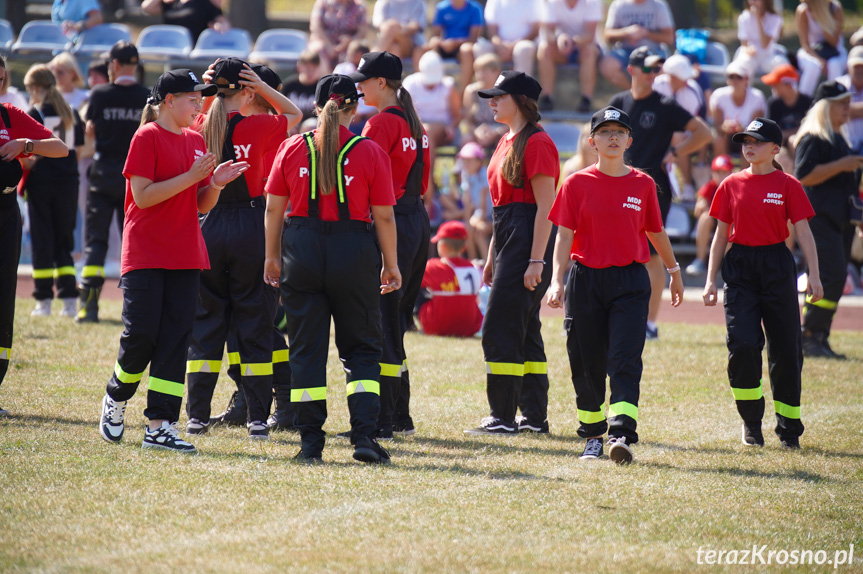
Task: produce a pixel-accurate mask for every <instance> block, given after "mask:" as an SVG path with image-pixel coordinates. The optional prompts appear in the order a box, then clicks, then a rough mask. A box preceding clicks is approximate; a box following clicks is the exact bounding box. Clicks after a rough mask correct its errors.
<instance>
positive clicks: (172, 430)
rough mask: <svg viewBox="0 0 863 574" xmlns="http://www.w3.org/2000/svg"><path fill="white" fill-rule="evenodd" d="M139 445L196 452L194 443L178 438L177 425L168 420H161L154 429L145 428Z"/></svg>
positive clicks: (180, 451)
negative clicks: (142, 439) (142, 440)
mask: <svg viewBox="0 0 863 574" xmlns="http://www.w3.org/2000/svg"><path fill="white" fill-rule="evenodd" d="M141 447H142V448H159V449H163V450H172V451H174V452H179V453H183V454H195V453H197V452H198V451H197V449H195V447H194V445H192V444H189V443H187V442H186V441H184V440H183V439H181V438H180V433H179V432H178V430H177V427H175V426H174V425H172V424H171V423H169V422H168V421H162V425H161V426H160V427H159V428H157V429H155V430H150V428H149V427H147V430H145V431H144V442H142V443H141Z"/></svg>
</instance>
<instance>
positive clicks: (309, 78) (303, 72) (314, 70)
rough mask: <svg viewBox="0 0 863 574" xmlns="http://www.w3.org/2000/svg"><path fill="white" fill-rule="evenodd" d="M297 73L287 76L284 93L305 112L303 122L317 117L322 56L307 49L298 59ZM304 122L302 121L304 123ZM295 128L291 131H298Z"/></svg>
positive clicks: (283, 86) (283, 87)
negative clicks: (317, 94) (317, 97)
mask: <svg viewBox="0 0 863 574" xmlns="http://www.w3.org/2000/svg"><path fill="white" fill-rule="evenodd" d="M297 72H298V73H297V75H295V76H291V77H289V78H287V79H286V80H285V82H284V84H283V85H282V93H283V94H284V95H285V96H287V97H288V99H289V100H291V101H292V102H294V104H295V105H296V106H297V107H298V108H300V111H301V112H303V122H305V121H306V120H308V119H312V118H314V117H315V86H316V85H317V83H318V80H319V79H321V76H323V74H322V73H321V57H320V56H319V55H318V53H317V52H314V51H312V50H308V49H307V50H305V51H304V52H303V53H302V54H300V58H299V60H297ZM303 122H300V124H301V125H302V123H303ZM296 129H297V128H293V129H292V130H291V133H298V132H296V131H294V130H296Z"/></svg>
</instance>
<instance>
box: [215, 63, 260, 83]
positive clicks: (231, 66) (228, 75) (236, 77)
mask: <svg viewBox="0 0 863 574" xmlns="http://www.w3.org/2000/svg"><path fill="white" fill-rule="evenodd" d="M248 65H249V64H248V62H246V61H245V60H241V59H239V58H224V59H222V60H219V61H218V62H216V64H215V65H214V66H213V83H214V84H216V85H217V86H219V87H220V88H228V89H230V90H239V89H240V88H242V87H243V85H242V84H241V83H240V79H241V78H240V72H242V71H243V70H244V69H245V67H246V66H248ZM249 67H250V68H251V66H249Z"/></svg>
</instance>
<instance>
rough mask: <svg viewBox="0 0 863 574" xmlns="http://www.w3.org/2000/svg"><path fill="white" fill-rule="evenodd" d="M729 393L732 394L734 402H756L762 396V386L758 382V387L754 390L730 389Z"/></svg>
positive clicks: (760, 382)
mask: <svg viewBox="0 0 863 574" xmlns="http://www.w3.org/2000/svg"><path fill="white" fill-rule="evenodd" d="M731 392H732V393H733V394H734V400H735V401H757V400H759V399H761V397H763V396H764V386H763V384H762V381H758V386H757V387H755V388H754V389H735V388H734V387H731Z"/></svg>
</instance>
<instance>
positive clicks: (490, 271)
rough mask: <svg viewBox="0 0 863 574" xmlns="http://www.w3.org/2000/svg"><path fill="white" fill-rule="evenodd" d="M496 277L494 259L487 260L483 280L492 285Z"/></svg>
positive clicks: (483, 269) (483, 270)
mask: <svg viewBox="0 0 863 574" xmlns="http://www.w3.org/2000/svg"><path fill="white" fill-rule="evenodd" d="M493 278H494V261H486V262H485V267H483V268H482V282H483V283H485V284H486V285H488V286H489V287H491V280H492V279H493Z"/></svg>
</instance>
